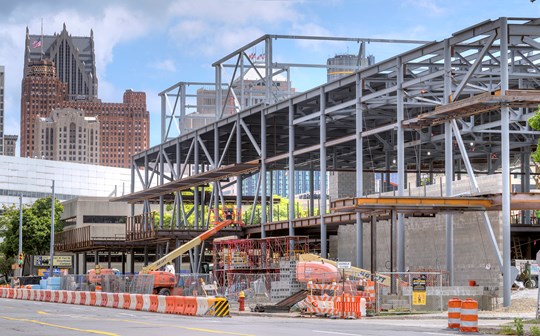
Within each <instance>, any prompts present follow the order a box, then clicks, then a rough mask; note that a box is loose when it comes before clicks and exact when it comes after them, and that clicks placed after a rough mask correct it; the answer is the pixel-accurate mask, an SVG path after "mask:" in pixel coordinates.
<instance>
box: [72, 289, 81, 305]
mask: <svg viewBox="0 0 540 336" xmlns="http://www.w3.org/2000/svg"><path fill="white" fill-rule="evenodd" d="M73 295H74V296H75V299H74V300H75V301H73V303H74V304H76V305H80V304H81V292H75V293H73Z"/></svg>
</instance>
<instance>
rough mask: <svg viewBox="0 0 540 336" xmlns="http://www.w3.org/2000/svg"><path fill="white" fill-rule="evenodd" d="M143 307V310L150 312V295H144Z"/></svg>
mask: <svg viewBox="0 0 540 336" xmlns="http://www.w3.org/2000/svg"><path fill="white" fill-rule="evenodd" d="M142 297H143V305H142V308H141V310H144V311H150V294H143V295H142Z"/></svg>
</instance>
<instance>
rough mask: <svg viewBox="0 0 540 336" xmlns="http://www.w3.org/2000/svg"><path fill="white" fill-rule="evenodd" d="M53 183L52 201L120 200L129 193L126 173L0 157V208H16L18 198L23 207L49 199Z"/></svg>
mask: <svg viewBox="0 0 540 336" xmlns="http://www.w3.org/2000/svg"><path fill="white" fill-rule="evenodd" d="M53 180H54V181H55V184H54V186H55V197H56V198H57V199H59V200H61V201H65V200H68V199H73V198H75V197H77V196H109V197H111V196H121V195H123V194H127V193H129V192H130V190H131V171H130V169H126V168H116V167H105V166H96V165H88V164H80V163H72V162H62V161H50V160H41V159H32V158H21V157H12V156H0V207H1V206H2V205H7V206H10V205H13V204H15V205H18V204H19V196H20V195H22V196H23V203H25V204H28V203H33V202H34V201H36V200H37V199H39V198H43V197H48V196H50V195H51V192H52V188H51V187H52V181H53ZM140 189H141V186H140V185H136V186H135V190H140Z"/></svg>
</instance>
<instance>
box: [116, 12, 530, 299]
mask: <svg viewBox="0 0 540 336" xmlns="http://www.w3.org/2000/svg"><path fill="white" fill-rule="evenodd" d="M276 37H279V36H273V35H265V36H263V37H261V38H260V39H258V40H256V41H254V42H252V43H250V44H248V45H246V46H245V47H243V48H241V49H239V50H237V51H236V52H234V53H232V54H231V55H228V56H226V57H225V58H223V59H221V60H220V61H218V62H216V63H214V66H215V67H216V83H222V75H221V70H222V69H223V68H224V67H226V65H225V63H224V62H225V61H228V60H230V59H233V57H234V56H235V55H236V57H237V58H236V63H237V65H236V66H238V65H240V66H241V65H242V59H243V58H245V50H247V49H248V48H250V47H252V46H253V45H254V44H256V43H260V42H262V41H265V42H266V43H267V44H266V46H265V51H266V53H267V54H266V55H267V56H266V60H265V74H267V76H266V77H265V78H264V81H265V85H266V99H267V100H266V102H267V103H266V104H261V105H256V106H251V107H245V108H244V107H243V108H242V109H241V111H240V112H239V113H237V114H235V115H229V116H223V118H220V119H218V120H217V121H215V122H213V123H212V124H209V125H207V126H204V127H202V128H199V129H197V130H195V131H192V132H190V133H187V134H181V135H179V136H178V137H177V138H175V139H171V140H167V141H164V142H163V143H162V144H160V145H158V146H155V147H153V148H150V149H148V150H146V151H144V152H141V153H138V154H137V155H134V156H133V159H132V160H133V165H132V180H133V181H134V179H135V178H136V177H138V178H139V179H140V180H141V182H142V183H143V185H144V186H145V188H146V189H148V191H150V192H149V194H148V195H147V196H145V201H144V202H145V203H149V202H150V201H151V200H158V199H159V201H160V212H161V213H163V194H162V193H160V191H161V192H162V191H163V190H162V189H159V188H160V186H166V185H167V184H168V183H171V182H173V181H175V180H179V179H182V177H183V176H184V175H185V172H186V167H188V166H191V167H192V169H191V170H190V171H191V173H192V177H195V178H196V177H197V176H198V175H199V174H203V173H204V172H207V171H214V170H216V171H217V170H219V169H220V167H224V166H231V167H234V166H235V165H242V164H246V163H251V164H253V163H255V162H256V163H257V164H258V170H259V172H260V175H259V176H260V178H259V183H258V184H259V188H258V189H259V193H260V200H261V201H260V203H261V206H262V208H263V211H262V216H263V217H262V224H261V237H262V238H264V237H266V230H265V225H266V222H267V217H266V213H267V202H266V198H267V187H266V185H267V183H266V172H267V171H270V170H274V169H281V170H288V172H289V174H288V176H289V178H291V177H292V176H294V171H295V170H296V169H305V170H319V171H320V173H321V175H322V176H324V175H325V174H326V172H327V171H355V172H356V197H363V196H366V195H365V193H364V190H365V188H364V186H363V175H364V174H365V173H373V172H378V171H382V172H388V171H396V172H397V175H398V190H397V196H405V188H406V185H407V181H406V172H417V173H419V172H421V171H422V170H424V169H427V168H428V169H430V171H436V172H440V173H445V174H446V190H445V196H453V192H452V183H451V182H452V180H453V176H454V174H455V173H456V171H458V170H459V169H456V166H460V165H461V162H462V161H463V163H464V165H465V166H466V168H467V169H466V170H467V173H468V174H469V176H470V177H471V181H472V185H471V193H473V192H477V191H478V186H477V185H475V182H474V181H475V179H474V175H475V174H476V173H478V172H487V173H495V172H500V173H501V174H502V175H501V177H502V181H503V190H502V227H503V250H502V252H500V253H501V259H500V260H501V271H502V273H503V275H504V276H503V288H504V305H505V306H508V305H509V304H510V287H511V283H510V185H509V183H510V182H509V181H510V162H511V160H513V159H514V158H519V157H523V156H527V155H528V154H529V153H530V151H531V148H532V147H534V146H535V145H536V137H537V135H538V132H536V131H533V130H531V129H530V128H529V127H528V125H527V119H528V118H529V117H530V116H532V114H533V113H534V109H535V106H536V105H537V103H536V101H537V99H538V97H537V96H538V94H537V93H534V92H533V93H532V94H528V97H529V98H530V99H528V98H523V99H521V100H520V101H518V102H516V101H513V100H512V99H510V97H508V96H507V95H506V91H507V90H509V89H514V90H525V89H537V88H538V87H539V86H540V67H539V66H540V42H539V41H537V40H538V39H540V19H534V18H533V19H528V18H499V19H497V20H487V21H484V22H481V23H479V24H477V25H474V26H472V27H469V28H466V29H464V30H461V31H459V32H456V33H454V34H453V35H452V36H451V37H449V38H447V39H444V40H442V41H437V42H430V43H426V44H424V45H422V46H420V47H417V48H415V49H412V50H410V51H408V52H405V53H402V54H399V55H396V56H395V57H392V58H390V59H387V60H385V61H382V62H379V63H376V64H375V65H372V66H369V67H366V68H363V69H359V70H358V71H357V72H356V73H354V74H353V75H350V76H347V77H344V78H342V79H339V80H337V81H334V82H330V83H327V84H324V85H321V86H318V87H315V88H313V89H310V90H308V91H305V92H302V93H299V94H296V95H294V96H292V97H290V98H284V99H275V98H274V97H273V96H272V94H271V87H272V83H271V78H272V77H273V76H274V75H275V74H276V73H277V72H279V71H285V70H287V69H288V66H290V64H281V65H280V64H276V63H274V62H273V61H272V55H271V52H272V45H271V40H272V39H275V38H276ZM270 74H271V75H270ZM233 78H234V76H233ZM229 87H230V85H229ZM497 90H500V95H501V97H502V98H501V99H502V100H501V101H500V102H499V107H498V108H495V109H489V110H487V111H484V110H481V109H480V110H479V111H476V112H474V113H472V114H470V113H469V112H466V113H465V112H462V111H461V110H460V108H459V107H458V106H459V105H458V104H459V102H460V101H461V100H464V99H467V98H470V97H475V96H478V95H480V94H483V93H485V92H493V91H497ZM221 94H222V90H216V102H220V101H222V97H220V95H221ZM531 97H532V98H531ZM481 103H485V104H489V103H490V100H489V98H486V100H485V101H482V102H481ZM440 106H448V109H449V111H450V113H448V114H447V115H446V119H444V120H442V121H441V120H437V121H435V122H427V123H425V124H421V123H415V122H414V120H418V119H419V118H420V119H422V118H423V117H425V116H427V115H428V114H429V113H431V112H433V111H434V110H435V109H436V108H437V107H440ZM452 106H455V108H452ZM220 111H222V109H221V108H220V107H217V108H216V115H217V116H221V113H220ZM454 139H455V141H454ZM394 162H395V164H394ZM458 163H459V164H458ZM459 171H460V170H459ZM154 175H157V176H158V183H157V184H158V186H157V187H153V188H154V189H152V187H151V185H152V178H153V176H154ZM223 176H229V175H227V174H223ZM218 180H219V177H216V178H215V179H214V180H213V181H218ZM239 180H240V181H241V178H239ZM206 182H208V181H205V180H201V181H200V184H201V185H203V184H205V183H206ZM321 184H322V185H321V190H326V188H327V186H326V182H325V179H322V182H321ZM132 185H133V183H132ZM289 185H293V184H292V183H289ZM195 189H198V187H196V188H195ZM221 189H222V188H221V186H220V182H214V191H216V192H219V190H221ZM152 191H155V194H154V195H151V194H152ZM132 192H133V190H132ZM176 194H177V196H176V199H179V198H181V194H180V193H179V192H176ZM196 195H197V193H196ZM289 197H290V207H291V209H290V211H289V213H290V218H289V233H288V234H289V235H290V236H294V235H295V232H294V226H293V220H294V218H295V211H294V210H295V209H294V198H293V197H294V192H291V193H290V196H289ZM240 198H241V188H240V183H237V202H236V203H237V206H238V207H239V206H240ZM257 198H259V195H256V197H255V201H256V200H257ZM118 200H127V201H133V200H132V199H130V196H129V195H128V196H124V197H120V198H119V199H118ZM180 201H181V200H180ZM180 201H175V211H177V213H180V212H181V207H180V203H181V202H180ZM213 202H214V203H215V204H217V203H218V202H219V195H216V196H215V197H214V199H213ZM194 203H195V209H196V210H195V218H196V221H195V222H196V223H199V224H196V225H199V226H200V223H201V220H200V216H199V215H198V213H199V211H198V210H197V208H198V207H199V204H200V202H199V200H198V199H197V197H195V200H194ZM326 203H327V199H326V193H321V209H320V212H321V216H320V243H321V256H322V257H323V258H324V257H326V252H327V228H326V223H325V214H326V213H327V209H326ZM215 207H217V206H215ZM147 210H149V207H145V211H147ZM132 215H135V214H134V213H133V214H132ZM446 216H447V219H446V235H447V238H446V239H447V268H448V271H449V272H450V274H452V273H453V249H452V246H453V219H452V215H451V214H450V215H446ZM179 217H180V216H176V218H179ZM161 218H163V216H161ZM486 225H488V226H489V223H488V222H486ZM356 227H357V230H356V232H357V233H356V240H357V250H356V264H357V265H358V266H360V267H361V266H362V257H363V256H362V241H363V233H362V229H361V228H362V226H361V216H360V214H359V213H358V214H356ZM397 227H398V230H397V246H398V260H397V266H398V271H404V265H405V257H404V242H405V238H404V235H405V230H404V219H403V215H402V214H400V215H398V221H397ZM491 239H492V243H493V246H494V248H496V242H495V241H494V237H491ZM496 253H499V251H498V250H496Z"/></svg>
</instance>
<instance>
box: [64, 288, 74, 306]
mask: <svg viewBox="0 0 540 336" xmlns="http://www.w3.org/2000/svg"><path fill="white" fill-rule="evenodd" d="M75 293H76V292H72V291H68V292H67V293H66V295H67V299H66V303H69V304H71V303H74V300H75Z"/></svg>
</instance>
